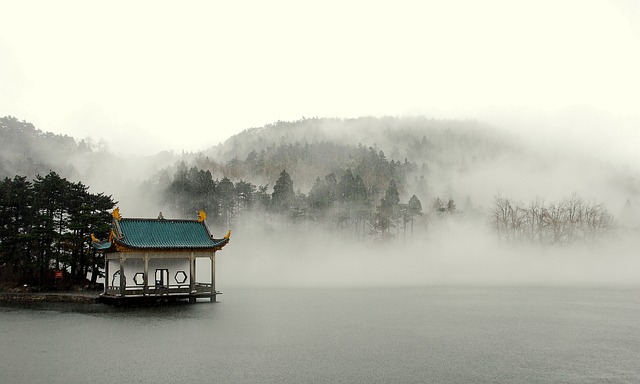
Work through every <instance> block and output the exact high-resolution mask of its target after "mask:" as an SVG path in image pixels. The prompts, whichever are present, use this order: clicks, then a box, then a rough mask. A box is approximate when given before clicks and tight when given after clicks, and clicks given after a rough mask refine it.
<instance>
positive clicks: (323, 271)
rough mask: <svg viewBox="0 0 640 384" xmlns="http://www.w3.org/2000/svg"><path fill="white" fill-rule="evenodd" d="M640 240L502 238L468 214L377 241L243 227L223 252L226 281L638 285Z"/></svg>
mask: <svg viewBox="0 0 640 384" xmlns="http://www.w3.org/2000/svg"><path fill="white" fill-rule="evenodd" d="M639 245H640V242H639V241H638V239H637V238H636V237H634V236H630V237H628V238H608V239H606V240H605V241H603V242H601V243H599V244H596V245H586V244H575V245H569V246H560V247H546V246H542V245H537V244H532V245H527V244H501V243H500V242H499V241H498V239H497V238H496V237H495V236H494V235H493V234H492V233H490V232H489V231H488V229H486V228H484V227H478V225H477V223H469V222H464V221H462V222H450V223H447V228H433V229H432V230H431V231H430V232H428V233H427V234H426V235H421V236H420V237H414V238H413V239H411V238H410V236H408V235H407V238H406V240H404V241H403V240H397V239H392V240H388V241H386V240H378V241H373V242H363V241H357V240H353V239H352V238H351V237H349V236H348V235H345V234H343V235H340V234H336V233H333V232H328V231H321V230H316V231H299V230H291V231H286V230H278V231H274V232H266V231H261V230H260V229H256V228H253V229H244V228H239V229H238V230H236V231H235V232H234V233H233V235H232V242H231V244H230V245H229V247H227V248H225V249H224V251H223V252H220V253H219V254H218V257H217V262H218V264H217V265H218V272H219V276H218V282H219V284H218V286H219V287H220V289H224V287H225V286H228V287H262V288H264V287H287V288H295V287H316V288H329V287H362V288H366V287H394V286H399V287H411V286H443V285H444V286H446V285H453V286H544V285H548V286H634V285H638V284H639V283H640V281H639V279H638V277H637V273H636V271H637V270H638V268H639V267H640V260H639V259H638V257H637V252H636V250H637V249H638V246H639Z"/></svg>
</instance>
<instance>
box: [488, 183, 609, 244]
mask: <svg viewBox="0 0 640 384" xmlns="http://www.w3.org/2000/svg"><path fill="white" fill-rule="evenodd" d="M489 221H490V225H491V227H492V228H493V230H494V232H495V234H496V235H497V236H498V238H499V239H501V240H503V241H506V242H516V241H519V242H522V241H526V242H535V243H539V244H543V245H568V244H572V243H575V242H587V243H594V242H596V241H597V240H599V239H601V238H602V237H603V236H605V235H606V234H608V233H609V232H611V231H612V230H613V228H614V224H613V216H612V215H611V214H610V213H609V212H608V211H607V209H606V207H605V206H604V205H603V204H601V203H590V202H585V201H584V200H583V199H582V198H580V197H579V196H578V195H576V194H573V195H571V196H570V197H569V198H565V199H564V200H562V201H561V202H559V203H545V202H544V201H542V200H540V199H536V200H534V201H531V202H530V203H529V204H528V205H524V204H522V203H516V202H514V201H512V200H510V199H507V198H503V197H496V198H495V200H494V204H493V208H492V209H491V211H490V212H489Z"/></svg>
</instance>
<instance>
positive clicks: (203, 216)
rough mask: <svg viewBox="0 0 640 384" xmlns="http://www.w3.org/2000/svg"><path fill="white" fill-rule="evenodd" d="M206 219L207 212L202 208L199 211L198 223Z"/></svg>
mask: <svg viewBox="0 0 640 384" xmlns="http://www.w3.org/2000/svg"><path fill="white" fill-rule="evenodd" d="M205 220H207V213H206V212H205V211H203V210H202V209H201V210H200V211H198V223H202V222H203V221H205Z"/></svg>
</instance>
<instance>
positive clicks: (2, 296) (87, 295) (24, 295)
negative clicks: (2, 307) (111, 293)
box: [0, 292, 100, 304]
mask: <svg viewBox="0 0 640 384" xmlns="http://www.w3.org/2000/svg"><path fill="white" fill-rule="evenodd" d="M99 295H100V293H99V292H0V302H51V303H87V304H92V303H97V302H98V297H99Z"/></svg>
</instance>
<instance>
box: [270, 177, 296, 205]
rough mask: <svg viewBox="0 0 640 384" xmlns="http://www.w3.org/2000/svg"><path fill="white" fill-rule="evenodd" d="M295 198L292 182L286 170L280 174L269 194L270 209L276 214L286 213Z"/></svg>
mask: <svg viewBox="0 0 640 384" xmlns="http://www.w3.org/2000/svg"><path fill="white" fill-rule="evenodd" d="M295 198H296V195H295V192H294V189H293V180H291V176H289V174H288V173H287V171H286V170H283V171H282V172H281V173H280V177H278V180H276V184H275V185H274V186H273V193H272V194H271V209H272V210H273V211H274V212H278V213H287V212H288V210H289V209H290V208H291V206H292V205H293V203H294V200H295Z"/></svg>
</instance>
